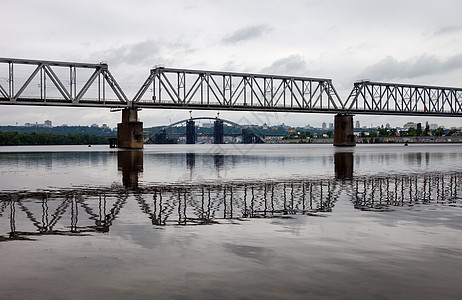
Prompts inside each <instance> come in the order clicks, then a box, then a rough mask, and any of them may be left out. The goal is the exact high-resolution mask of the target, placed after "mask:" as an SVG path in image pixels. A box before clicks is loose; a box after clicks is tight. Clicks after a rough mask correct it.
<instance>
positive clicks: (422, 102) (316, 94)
mask: <svg viewBox="0 0 462 300" xmlns="http://www.w3.org/2000/svg"><path fill="white" fill-rule="evenodd" d="M148 91H149V92H148ZM0 104H10V105H42V106H52V105H55V106H72V107H74V106H83V107H109V108H179V109H201V110H242V111H280V112H301V113H350V114H381V115H384V114H385V115H387V114H388V115H416V116H417V115H420V116H422V115H425V116H445V117H460V116H462V88H452V87H437V86H425V85H407V84H395V83H380V82H370V81H361V82H356V83H355V84H354V87H353V89H352V91H351V93H350V94H349V97H348V98H347V99H346V100H341V98H340V97H339V95H338V93H337V91H336V90H335V88H334V86H333V84H332V80H331V79H325V78H309V77H296V76H280V75H263V74H251V73H232V72H215V71H203V70H185V69H170V68H163V67H157V68H154V69H151V71H150V73H149V76H148V78H147V79H146V80H145V82H144V83H143V84H142V85H141V87H140V89H139V90H138V92H137V93H136V94H135V96H134V97H133V98H131V99H129V98H128V97H127V96H126V94H125V93H124V91H123V90H122V88H121V87H120V85H119V84H118V83H117V81H116V79H115V78H114V76H112V74H111V73H110V72H109V68H108V65H107V64H106V63H100V64H86V63H73V62H57V61H40V60H27V59H13V58H0Z"/></svg>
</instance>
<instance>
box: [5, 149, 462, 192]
mask: <svg viewBox="0 0 462 300" xmlns="http://www.w3.org/2000/svg"><path fill="white" fill-rule="evenodd" d="M0 150H1V151H2V152H0V166H1V171H0V179H1V182H2V187H1V188H2V189H45V188H49V187H55V188H60V187H71V186H110V185H112V184H113V183H120V182H121V173H120V170H123V169H124V168H125V169H126V170H131V171H133V170H142V171H141V172H139V171H138V172H139V174H138V175H139V176H138V178H139V181H140V183H141V184H143V183H144V184H147V183H154V182H162V183H178V182H185V181H186V182H187V181H207V182H214V181H217V180H218V182H220V181H224V182H226V181H249V180H252V181H255V180H258V181H260V180H273V181H274V180H276V181H277V180H290V179H299V178H330V177H332V176H333V175H334V154H335V153H336V152H340V151H342V152H343V151H347V152H351V153H352V156H353V166H354V173H353V174H354V175H358V176H359V175H374V174H377V173H378V174H396V173H409V172H425V171H435V172H438V171H440V172H447V171H449V170H451V171H460V169H461V168H462V147H461V146H459V145H430V146H428V145H410V146H408V147H404V146H402V145H378V146H377V145H358V146H357V147H354V148H349V149H343V148H335V147H332V146H331V145H146V147H145V149H144V150H143V152H142V156H143V159H142V160H141V161H142V164H143V165H142V166H130V165H122V166H119V167H120V168H118V161H117V150H113V149H109V148H108V147H107V146H93V147H92V148H89V147H87V146H52V147H46V146H37V147H3V148H1V149H0ZM21 150H22V151H27V152H21ZM128 163H134V162H133V161H130V160H129V161H128ZM135 175H136V174H135Z"/></svg>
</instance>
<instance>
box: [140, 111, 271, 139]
mask: <svg viewBox="0 0 462 300" xmlns="http://www.w3.org/2000/svg"><path fill="white" fill-rule="evenodd" d="M197 120H211V121H213V125H214V126H213V137H214V143H215V144H223V142H224V136H225V132H224V128H223V124H224V123H227V124H231V125H232V126H235V127H238V128H240V129H241V130H242V131H241V136H242V143H244V144H260V143H264V142H265V137H264V136H263V135H261V134H259V133H258V132H256V131H255V130H253V129H252V128H250V127H248V126H245V125H241V124H238V123H236V122H233V121H230V120H225V119H222V118H218V117H215V118H214V117H191V118H189V119H184V120H181V121H177V122H174V123H172V124H170V125H168V126H165V127H163V128H161V129H159V130H157V131H155V132H153V133H150V134H149V135H148V137H146V138H145V139H144V142H145V143H148V142H149V141H150V140H151V139H152V138H153V137H154V138H155V143H160V144H164V143H166V141H165V140H166V137H167V129H168V128H172V127H174V126H176V125H179V124H182V123H186V144H195V143H196V142H197V134H196V127H195V121H197Z"/></svg>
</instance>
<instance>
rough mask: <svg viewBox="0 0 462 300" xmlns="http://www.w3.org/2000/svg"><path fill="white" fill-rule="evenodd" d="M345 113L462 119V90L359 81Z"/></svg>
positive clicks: (347, 103)
mask: <svg viewBox="0 0 462 300" xmlns="http://www.w3.org/2000/svg"><path fill="white" fill-rule="evenodd" d="M344 109H345V111H348V112H351V113H355V114H361V113H363V114H365V113H367V114H381V115H387V114H388V115H418V116H423V115H425V116H443V117H462V89H461V88H451V87H437V86H426V85H409V84H396V83H383V82H371V81H360V82H356V83H355V84H354V87H353V90H352V91H351V93H350V96H349V97H348V99H347V100H346V102H345V104H344Z"/></svg>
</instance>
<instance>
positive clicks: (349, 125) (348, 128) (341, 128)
mask: <svg viewBox="0 0 462 300" xmlns="http://www.w3.org/2000/svg"><path fill="white" fill-rule="evenodd" d="M334 146H338V147H353V146H356V141H355V135H354V131H353V115H350V114H337V115H335V117H334Z"/></svg>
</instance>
